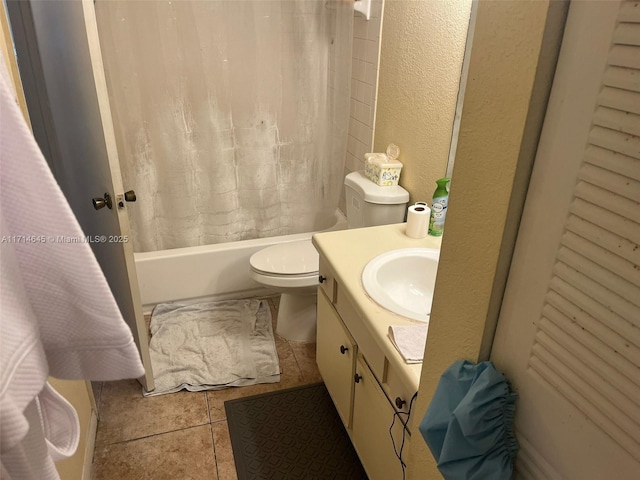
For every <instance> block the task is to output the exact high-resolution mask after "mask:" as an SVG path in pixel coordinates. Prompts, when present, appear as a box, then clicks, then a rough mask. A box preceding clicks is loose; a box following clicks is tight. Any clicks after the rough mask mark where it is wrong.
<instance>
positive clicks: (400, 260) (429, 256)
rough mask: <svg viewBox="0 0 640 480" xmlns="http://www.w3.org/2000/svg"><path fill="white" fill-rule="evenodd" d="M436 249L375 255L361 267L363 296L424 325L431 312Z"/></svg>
mask: <svg viewBox="0 0 640 480" xmlns="http://www.w3.org/2000/svg"><path fill="white" fill-rule="evenodd" d="M439 255H440V250H436V249H433V248H403V249H400V250H391V251H389V252H386V253H383V254H381V255H378V256H377V257H375V258H374V259H373V260H371V261H370V262H369V263H367V265H366V266H365V267H364V270H363V271H362V285H363V286H364V289H365V291H366V292H367V294H368V295H369V296H370V297H371V298H372V299H373V300H374V301H375V302H376V303H377V304H379V305H380V306H382V307H384V308H386V309H387V310H390V311H391V312H394V313H397V314H399V315H403V316H405V317H409V318H412V319H413V320H419V321H421V322H426V321H428V320H429V314H430V313H431V301H432V299H433V288H434V286H435V283H436V272H437V270H438V257H439Z"/></svg>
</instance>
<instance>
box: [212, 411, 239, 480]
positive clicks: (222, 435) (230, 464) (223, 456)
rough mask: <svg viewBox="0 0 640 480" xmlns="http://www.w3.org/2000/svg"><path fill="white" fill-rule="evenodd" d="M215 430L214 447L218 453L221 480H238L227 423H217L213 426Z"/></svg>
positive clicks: (219, 477)
mask: <svg viewBox="0 0 640 480" xmlns="http://www.w3.org/2000/svg"><path fill="white" fill-rule="evenodd" d="M211 427H212V429H213V445H214V447H215V451H216V466H217V468H218V479H219V480H237V479H238V476H237V474H236V465H235V462H234V459H233V449H232V448H231V438H229V428H228V426H227V422H217V423H214V424H212V425H211Z"/></svg>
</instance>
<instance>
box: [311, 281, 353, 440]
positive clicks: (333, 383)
mask: <svg viewBox="0 0 640 480" xmlns="http://www.w3.org/2000/svg"><path fill="white" fill-rule="evenodd" d="M355 356H356V345H355V342H354V341H353V339H352V338H351V335H349V333H348V332H347V330H346V329H345V327H344V326H343V324H342V321H341V320H340V317H338V314H337V313H336V311H335V310H334V308H333V307H332V306H331V304H330V303H329V300H327V297H326V296H325V294H324V292H323V291H322V290H321V289H320V290H319V291H318V338H317V346H316V362H317V363H318V369H319V370H320V374H321V375H322V379H323V380H324V383H325V385H326V386H327V390H329V394H330V395H331V398H332V399H333V403H334V404H335V406H336V409H337V410H338V413H339V414H340V417H341V418H342V422H343V423H344V425H345V426H346V427H347V428H349V427H350V426H351V407H352V398H353V375H354V373H355Z"/></svg>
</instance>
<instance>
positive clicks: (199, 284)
mask: <svg viewBox="0 0 640 480" xmlns="http://www.w3.org/2000/svg"><path fill="white" fill-rule="evenodd" d="M346 228H347V220H346V218H345V217H344V215H343V214H342V212H340V211H339V210H336V222H335V224H334V225H333V226H332V227H331V228H328V229H326V230H324V231H333V230H344V229H346ZM314 233H316V232H311V233H298V234H294V235H283V236H279V237H270V238H257V239H255V240H242V241H239V242H229V243H221V244H216V245H203V246H200V247H186V248H175V249H172V250H160V251H157V252H144V253H134V258H135V264H136V271H137V274H138V284H139V286H140V296H141V298H142V305H143V310H144V312H145V313H148V312H150V311H151V310H152V309H153V307H155V306H156V305H157V304H158V303H164V302H174V301H185V303H192V302H195V301H198V300H223V299H230V298H248V297H252V296H259V295H264V294H268V293H269V291H268V290H266V289H265V288H264V287H262V286H261V285H259V284H258V283H256V282H254V281H253V280H251V278H249V258H250V257H251V255H253V254H254V253H255V252H257V251H258V250H260V249H262V248H265V247H268V246H270V245H274V244H276V243H283V242H294V241H296V240H305V239H308V238H311V236H312V235H313V234H314Z"/></svg>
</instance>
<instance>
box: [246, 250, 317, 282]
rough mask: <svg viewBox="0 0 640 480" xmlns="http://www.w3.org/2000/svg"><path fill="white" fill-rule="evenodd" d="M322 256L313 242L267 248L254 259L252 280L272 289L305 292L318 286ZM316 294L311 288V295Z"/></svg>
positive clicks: (250, 262) (254, 255) (256, 254)
mask: <svg viewBox="0 0 640 480" xmlns="http://www.w3.org/2000/svg"><path fill="white" fill-rule="evenodd" d="M319 263H320V257H319V255H318V252H317V251H316V249H315V247H314V246H313V244H312V243H311V239H307V240H298V241H295V242H286V243H281V244H278V245H273V246H271V247H267V248H264V249H262V250H260V251H258V252H256V253H254V254H253V255H252V256H251V259H250V260H249V264H250V266H251V277H252V278H253V279H254V280H255V281H257V282H259V283H261V284H263V285H268V286H270V287H278V288H293V289H306V288H309V287H315V286H316V285H318V269H319V266H318V265H319ZM313 292H315V289H314V288H312V289H311V290H309V293H313Z"/></svg>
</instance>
